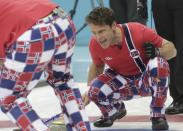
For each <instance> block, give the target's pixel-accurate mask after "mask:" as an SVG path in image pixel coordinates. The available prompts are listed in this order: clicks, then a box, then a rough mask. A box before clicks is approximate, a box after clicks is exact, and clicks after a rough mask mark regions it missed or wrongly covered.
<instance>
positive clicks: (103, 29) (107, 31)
mask: <svg viewBox="0 0 183 131" xmlns="http://www.w3.org/2000/svg"><path fill="white" fill-rule="evenodd" d="M88 26H89V27H90V29H91V32H92V33H93V35H94V37H95V38H96V40H97V42H98V43H100V45H101V47H102V48H105V49H106V48H108V47H109V46H110V45H111V44H112V40H113V37H114V28H115V27H114V26H109V25H94V24H89V25H88Z"/></svg>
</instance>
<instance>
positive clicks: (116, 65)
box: [83, 7, 176, 130]
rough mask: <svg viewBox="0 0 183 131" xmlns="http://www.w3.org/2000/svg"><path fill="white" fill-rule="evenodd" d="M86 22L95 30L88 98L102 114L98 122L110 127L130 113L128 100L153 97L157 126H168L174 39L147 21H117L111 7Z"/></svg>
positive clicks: (152, 115) (153, 117)
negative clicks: (156, 29) (123, 22)
mask: <svg viewBox="0 0 183 131" xmlns="http://www.w3.org/2000/svg"><path fill="white" fill-rule="evenodd" d="M86 22H87V23H88V25H89V27H90V29H91V32H92V33H93V36H92V38H91V40H90V43H89V50H90V54H91V58H92V63H91V65H90V68H89V74H88V85H90V89H89V91H88V93H87V94H85V95H83V100H84V101H85V104H87V103H89V102H90V101H93V102H94V103H95V104H96V105H97V106H98V107H99V109H100V111H101V113H102V117H100V118H99V119H98V120H97V121H96V122H94V126H96V127H109V126H112V124H113V122H114V121H115V120H116V119H120V118H122V117H124V116H125V115H126V112H127V111H126V109H125V105H124V103H123V100H130V99H132V98H134V97H135V96H152V101H151V104H150V108H151V113H150V118H151V121H152V129H153V130H167V129H168V123H167V121H166V118H165V112H164V109H165V107H164V103H165V101H166V98H167V89H168V83H169V66H168V63H167V61H166V60H168V59H171V58H173V57H175V56H176V49H175V47H174V45H173V43H172V42H170V41H167V40H165V39H163V38H162V37H160V36H158V35H157V34H156V32H155V31H153V30H152V29H150V28H148V27H146V26H144V25H142V24H139V23H133V22H131V23H126V24H123V25H120V24H116V21H115V17H114V14H113V11H112V10H111V9H109V8H105V7H97V8H95V9H93V10H92V11H91V12H90V13H89V15H88V16H87V17H86ZM105 65H107V68H106V70H104V66H105ZM139 106H140V105H139Z"/></svg>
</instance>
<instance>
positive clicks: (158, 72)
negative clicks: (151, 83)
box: [147, 57, 170, 78]
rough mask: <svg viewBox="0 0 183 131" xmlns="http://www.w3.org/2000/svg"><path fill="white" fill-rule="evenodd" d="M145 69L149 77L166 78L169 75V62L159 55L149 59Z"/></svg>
mask: <svg viewBox="0 0 183 131" xmlns="http://www.w3.org/2000/svg"><path fill="white" fill-rule="evenodd" d="M147 71H148V73H149V74H150V76H151V77H157V78H167V77H169V75H170V68H169V64H168V62H167V61H166V60H165V59H164V58H161V57H155V58H154V59H150V60H149V62H148V64H147Z"/></svg>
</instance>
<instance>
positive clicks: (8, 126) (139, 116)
mask: <svg viewBox="0 0 183 131" xmlns="http://www.w3.org/2000/svg"><path fill="white" fill-rule="evenodd" d="M77 85H78V87H79V88H80V90H81V93H84V91H86V90H87V87H86V84H85V83H78V84H77ZM150 100H151V97H146V98H138V99H133V100H130V101H125V105H126V108H127V115H126V116H125V117H124V118H122V119H120V120H117V121H115V123H114V124H113V126H112V127H109V128H96V127H93V124H92V122H93V121H94V120H95V119H96V118H97V117H99V116H100V115H101V114H100V111H99V110H98V108H97V106H96V105H95V104H94V103H90V104H89V105H88V106H87V107H86V112H87V114H88V116H89V118H90V121H91V127H92V130H93V131H151V122H150V120H149V103H150ZM29 101H30V103H31V104H32V106H33V108H34V109H35V110H36V111H37V112H38V114H39V115H40V116H41V117H42V118H50V117H52V116H54V115H56V114H58V113H60V112H61V110H60V107H59V102H58V100H57V98H56V96H55V95H54V92H53V90H52V88H51V87H50V86H44V87H40V88H35V89H33V91H32V92H31V94H30V95H29ZM171 101H172V100H171V98H170V97H168V99H167V101H166V106H168V105H169V104H170V103H171ZM167 120H168V123H169V131H183V114H181V115H167ZM14 128H16V126H15V125H14V124H12V123H11V121H10V120H9V119H8V118H7V117H6V116H5V115H4V114H3V113H1V112H0V131H12V130H13V129H14Z"/></svg>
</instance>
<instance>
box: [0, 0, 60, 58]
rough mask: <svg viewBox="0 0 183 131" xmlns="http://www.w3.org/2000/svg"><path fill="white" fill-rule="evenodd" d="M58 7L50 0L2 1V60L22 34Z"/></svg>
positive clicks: (0, 2) (0, 12) (0, 55)
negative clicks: (7, 50)
mask: <svg viewBox="0 0 183 131" xmlns="http://www.w3.org/2000/svg"><path fill="white" fill-rule="evenodd" d="M57 6H58V5H56V4H54V3H51V2H50V1H49V0H0V14H1V15H0V59H4V57H5V53H6V49H7V48H8V47H9V46H10V45H11V44H12V43H13V42H14V41H15V40H16V39H17V38H18V37H19V36H20V35H21V34H22V33H24V32H25V31H26V30H28V29H30V28H31V27H32V26H33V25H34V24H35V23H36V22H37V21H38V20H39V19H40V18H43V17H45V16H47V15H48V14H49V13H50V12H52V10H53V9H54V8H56V7H57Z"/></svg>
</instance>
